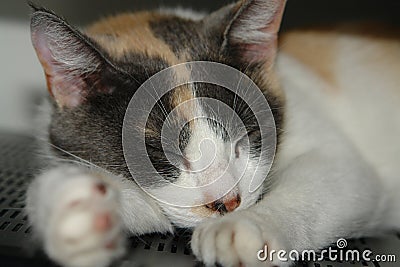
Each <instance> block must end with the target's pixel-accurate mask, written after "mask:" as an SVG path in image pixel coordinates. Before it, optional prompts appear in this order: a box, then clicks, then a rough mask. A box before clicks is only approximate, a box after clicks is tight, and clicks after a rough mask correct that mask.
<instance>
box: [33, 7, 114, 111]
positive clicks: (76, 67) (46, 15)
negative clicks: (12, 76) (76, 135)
mask: <svg viewBox="0 0 400 267" xmlns="http://www.w3.org/2000/svg"><path fill="white" fill-rule="evenodd" d="M31 7H32V8H33V14H32V19H31V38H32V43H33V46H34V48H35V50H36V53H37V55H38V58H39V61H40V63H41V64H42V66H43V69H44V72H45V75H46V80H47V87H48V90H49V93H50V95H51V96H52V97H53V99H54V100H55V102H56V103H57V105H58V107H60V108H74V107H77V106H79V105H82V104H84V103H85V102H86V101H87V99H89V98H90V97H91V96H93V95H98V94H107V93H111V92H112V91H113V87H112V86H109V85H107V83H106V78H105V77H106V76H107V73H108V72H109V71H110V70H112V67H111V63H109V62H108V61H107V59H106V57H105V56H104V55H103V54H102V52H100V50H99V49H98V48H97V47H96V45H95V44H94V43H93V42H92V41H91V40H90V39H89V38H88V37H86V36H85V35H83V34H82V33H81V32H79V31H78V30H76V29H75V28H74V27H72V26H70V25H69V24H68V23H67V22H66V21H65V20H63V19H62V18H60V17H58V16H57V15H55V14H54V13H52V12H51V11H48V10H45V9H43V8H37V7H35V6H33V5H31Z"/></svg>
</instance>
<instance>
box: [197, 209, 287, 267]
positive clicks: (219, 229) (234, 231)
mask: <svg viewBox="0 0 400 267" xmlns="http://www.w3.org/2000/svg"><path fill="white" fill-rule="evenodd" d="M266 228H268V227H266V225H260V222H259V221H258V223H256V222H255V220H253V219H252V218H251V215H250V214H247V213H245V214H243V213H242V212H235V213H232V214H228V215H226V216H224V217H223V218H217V219H210V220H209V221H206V222H205V223H203V224H201V225H200V226H199V227H197V228H196V229H195V231H194V233H193V236H192V241H191V247H192V251H193V253H194V254H195V256H196V257H197V259H198V260H200V261H202V262H203V263H204V264H205V265H206V266H216V265H221V266H224V267H231V266H232V267H233V266H235V267H245V266H246V267H247V266H248V267H256V266H264V267H265V266H271V267H272V266H281V267H287V266H290V264H291V262H281V261H277V260H273V261H270V260H269V259H267V260H264V261H262V260H260V259H258V252H259V251H260V250H261V249H263V248H264V247H265V245H267V246H268V248H269V249H276V250H280V249H283V248H284V246H283V245H281V244H280V242H279V239H278V238H277V236H276V235H277V234H278V233H274V232H273V231H268V233H267V232H266V231H267V230H266Z"/></svg>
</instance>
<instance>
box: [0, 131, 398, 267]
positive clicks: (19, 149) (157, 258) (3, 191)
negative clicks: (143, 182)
mask: <svg viewBox="0 0 400 267" xmlns="http://www.w3.org/2000/svg"><path fill="white" fill-rule="evenodd" d="M33 150H34V142H33V139H32V138H29V137H26V136H18V135H12V134H4V133H3V134H1V133H0V266H41V267H45V266H52V264H51V263H49V262H48V261H47V260H45V258H44V257H43V255H42V254H41V253H36V254H35V255H32V254H31V253H29V250H27V247H30V244H31V242H30V238H29V237H30V229H31V228H30V227H29V225H28V223H27V219H26V217H25V215H24V213H23V207H24V196H25V191H26V187H27V185H28V183H29V182H30V181H31V179H32V178H33V176H34V174H35V173H36V172H37V170H38V168H39V166H40V164H39V162H38V160H37V157H35V155H34V153H33ZM189 241H190V232H189V231H187V230H178V232H177V234H176V235H175V236H170V235H146V236H142V237H135V238H131V239H130V245H129V246H130V248H129V250H128V251H129V253H128V254H127V255H126V256H125V257H124V258H123V259H121V260H120V261H119V262H117V263H115V264H114V265H115V266H119V267H128V266H129V267H133V266H135V267H136V266H141V267H145V266H149V267H154V266H174V267H180V266H182V267H187V266H202V265H201V264H200V263H198V262H197V261H195V259H194V257H193V256H192V255H191V251H190V248H189V246H188V243H189ZM348 248H350V249H353V248H356V249H358V250H364V249H370V250H371V251H373V252H374V253H375V254H394V255H396V257H397V259H398V262H399V263H377V262H349V263H344V262H329V261H322V262H308V263H298V266H313V267H346V266H357V267H361V266H363V267H364V266H370V267H379V266H382V267H392V266H393V267H394V266H400V234H397V235H391V236H388V237H387V238H384V239H360V240H354V241H352V242H350V243H349V246H348Z"/></svg>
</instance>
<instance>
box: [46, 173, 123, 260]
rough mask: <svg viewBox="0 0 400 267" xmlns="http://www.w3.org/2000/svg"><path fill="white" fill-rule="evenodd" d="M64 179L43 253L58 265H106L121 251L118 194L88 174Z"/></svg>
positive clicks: (119, 254) (98, 178)
mask: <svg viewBox="0 0 400 267" xmlns="http://www.w3.org/2000/svg"><path fill="white" fill-rule="evenodd" d="M68 179H69V180H68V181H67V182H65V183H63V186H62V188H60V189H58V191H59V192H57V197H56V199H55V204H53V205H54V206H53V207H52V209H51V214H50V216H49V218H50V219H49V220H50V221H49V224H48V229H47V233H46V234H45V240H44V241H45V250H46V252H47V253H48V255H49V257H50V258H52V259H54V260H56V261H57V262H58V263H60V264H61V265H62V266H66V267H94V266H96V267H102V266H107V265H109V264H110V263H111V261H112V260H114V259H115V258H117V257H119V256H121V255H122V254H123V252H124V238H123V235H122V225H121V220H120V217H119V214H118V212H117V211H118V203H119V202H118V195H117V194H116V191H115V190H113V188H112V187H111V186H110V185H108V184H107V183H105V182H104V181H102V180H101V178H100V177H96V176H94V175H91V174H80V175H78V176H76V177H71V178H68Z"/></svg>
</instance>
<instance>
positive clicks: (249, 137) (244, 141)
mask: <svg viewBox="0 0 400 267" xmlns="http://www.w3.org/2000/svg"><path fill="white" fill-rule="evenodd" d="M259 137H260V131H259V130H251V131H249V132H248V133H247V134H245V135H243V136H242V137H241V138H240V139H239V140H238V141H236V144H235V156H236V158H239V157H240V148H246V147H248V146H249V145H251V144H252V143H253V142H254V141H256V140H257V139H258V138H259Z"/></svg>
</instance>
